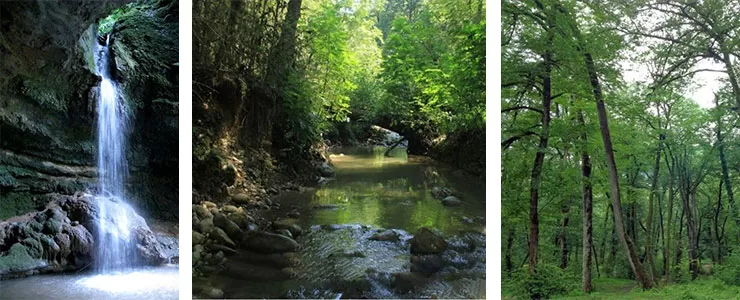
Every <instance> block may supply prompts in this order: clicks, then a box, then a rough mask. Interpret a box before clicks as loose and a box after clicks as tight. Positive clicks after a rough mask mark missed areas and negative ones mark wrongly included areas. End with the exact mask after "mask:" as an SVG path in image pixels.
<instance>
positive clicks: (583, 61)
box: [501, 0, 740, 298]
mask: <svg viewBox="0 0 740 300" xmlns="http://www.w3.org/2000/svg"><path fill="white" fill-rule="evenodd" d="M739 8H740V2H738V1H717V0H705V1H630V2H624V1H598V2H592V1H560V0H528V1H504V2H503V3H502V14H501V36H502V41H501V60H502V64H501V69H502V70H501V76H502V77H501V78H502V79H501V80H502V86H501V88H502V96H501V97H502V98H501V107H502V111H501V122H502V123H501V126H502V141H501V149H502V154H501V159H502V171H501V172H502V173H501V174H502V178H501V184H502V210H503V211H502V218H503V219H502V226H503V233H502V239H503V240H502V245H503V248H504V249H503V255H502V256H503V262H504V267H503V270H504V273H505V274H504V275H503V276H504V277H503V278H505V279H504V281H505V284H504V294H506V293H507V291H508V292H509V293H512V292H513V291H520V292H524V293H527V294H528V295H529V296H530V297H532V298H548V297H551V296H553V295H557V294H563V295H567V294H569V293H575V294H577V292H574V291H575V290H581V291H582V292H586V293H589V292H592V291H602V292H603V291H605V290H608V284H607V283H605V284H603V285H601V286H599V285H598V284H593V285H592V277H594V278H597V277H598V278H616V279H627V280H635V281H636V282H637V284H636V285H632V286H636V287H639V288H641V289H642V290H649V289H653V288H656V287H657V288H667V289H669V290H670V286H671V285H673V284H676V283H685V282H688V281H695V280H700V279H706V280H719V281H720V282H719V283H718V284H720V285H728V286H734V287H733V288H732V289H726V288H721V289H719V290H724V291H725V292H734V293H737V291H738V289H737V285H740V281H738V278H740V277H738V274H739V272H740V271H738V270H740V248H738V245H740V211H739V210H738V208H737V204H736V202H735V199H734V198H735V192H736V190H735V187H736V186H737V185H739V184H740V180H739V177H738V174H739V173H740V164H739V163H738V161H740V160H739V159H740V157H739V155H740V151H738V146H739V145H740V144H739V143H740V135H739V134H740V131H738V129H737V127H738V125H737V124H738V123H737V122H738V109H737V108H738V107H739V106H740V105H739V104H740V87H738V79H737V77H736V75H735V74H736V73H737V72H738V69H737V67H736V65H735V64H736V63H737V59H738V57H739V56H738V55H739V53H740V43H738V42H739V41H740V40H738V37H740V35H739V34H738V33H739V32H738V26H737V25H738V24H740V23H739V22H740V17H738V15H737V13H736V12H737V11H738V9H739ZM627 65H629V66H632V67H631V68H632V69H629V68H626V67H625V66H627ZM635 66H636V67H635ZM707 66H711V67H707ZM635 72H637V73H639V74H640V75H641V76H640V77H639V78H638V79H635V78H634V76H628V75H632V74H633V73H635ZM709 72H711V73H719V74H722V77H721V79H720V80H719V82H718V83H717V88H716V89H715V90H714V93H713V94H711V95H698V96H697V94H695V93H694V91H695V90H696V89H697V88H698V87H699V85H700V84H701V80H699V78H700V76H701V75H702V74H705V73H709ZM628 73H630V74H628ZM698 97H701V98H702V99H699V98H698ZM702 100H703V101H705V102H708V101H711V102H712V103H710V104H709V105H706V104H707V103H703V104H704V105H702V106H700V105H699V104H697V101H702ZM707 106H709V107H707ZM704 277H706V278H704ZM576 278H579V279H576ZM599 280H601V279H599ZM595 282H606V281H595ZM628 282H629V281H628ZM579 286H580V288H579ZM627 290H628V291H629V288H628V289H627ZM686 291H687V290H684V292H686ZM716 292H717V291H715V293H716ZM686 293H691V292H686ZM692 295H695V294H692ZM735 295H736V294H735ZM715 296H716V295H715ZM720 298H721V297H720Z"/></svg>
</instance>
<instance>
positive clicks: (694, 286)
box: [502, 277, 740, 300]
mask: <svg viewBox="0 0 740 300" xmlns="http://www.w3.org/2000/svg"><path fill="white" fill-rule="evenodd" d="M593 287H594V291H593V292H591V293H590V294H586V293H584V292H582V291H580V290H575V291H572V292H570V293H569V294H567V295H561V296H556V297H553V299H609V300H614V299H696V300H704V299H706V300H709V299H712V300H714V299H739V300H740V287H739V286H730V285H727V284H725V283H724V282H722V281H721V280H719V279H716V278H712V277H700V278H697V279H696V280H695V281H693V282H689V283H673V284H669V285H667V286H661V287H657V288H654V289H652V290H649V291H643V290H642V289H641V288H640V287H639V286H638V285H637V283H636V282H635V281H634V280H630V279H618V278H595V279H594V280H593ZM502 296H503V298H504V299H522V298H521V297H517V296H516V295H514V294H512V293H511V290H509V291H507V289H506V288H504V290H503V295H502Z"/></svg>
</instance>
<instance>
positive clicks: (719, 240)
mask: <svg viewBox="0 0 740 300" xmlns="http://www.w3.org/2000/svg"><path fill="white" fill-rule="evenodd" d="M722 183H723V181H720V182H719V188H718V189H717V207H716V208H715V210H714V237H715V241H716V242H717V249H716V251H717V254H716V255H715V258H714V262H715V263H717V264H719V263H721V262H722V235H721V234H720V230H719V213H720V211H721V210H722Z"/></svg>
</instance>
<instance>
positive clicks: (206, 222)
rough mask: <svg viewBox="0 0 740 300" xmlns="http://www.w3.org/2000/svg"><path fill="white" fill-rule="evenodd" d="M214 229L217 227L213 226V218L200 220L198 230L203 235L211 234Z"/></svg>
mask: <svg viewBox="0 0 740 300" xmlns="http://www.w3.org/2000/svg"><path fill="white" fill-rule="evenodd" d="M213 227H215V225H214V224H213V218H208V219H203V220H200V223H199V224H198V227H197V229H198V231H200V232H201V233H204V234H205V233H209V232H211V230H212V229H213Z"/></svg>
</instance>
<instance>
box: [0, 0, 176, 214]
mask: <svg viewBox="0 0 740 300" xmlns="http://www.w3.org/2000/svg"><path fill="white" fill-rule="evenodd" d="M127 2H132V1H130V0H100V1H44V0H28V1H10V2H8V1H3V4H2V5H0V33H2V36H3V38H2V39H0V57H2V59H0V74H2V75H0V219H5V218H9V217H11V216H15V215H20V214H23V213H26V212H30V211H33V210H34V209H35V208H37V207H43V205H45V204H46V201H45V195H48V194H55V193H60V194H68V195H71V194H73V193H74V192H75V191H80V190H86V189H87V188H91V187H94V185H95V181H96V180H95V178H96V177H97V176H96V174H95V153H96V139H95V133H94V128H95V119H96V105H97V92H96V89H97V85H98V83H99V81H100V78H99V77H97V76H96V75H95V72H94V63H93V61H94V54H93V53H94V51H93V50H92V49H93V47H94V46H95V44H96V43H97V41H96V39H95V34H96V31H97V25H96V24H95V23H96V21H97V20H99V19H101V18H104V17H106V16H107V15H108V14H109V13H110V12H111V11H113V10H114V9H116V8H117V7H120V6H123V5H124V4H126V3H127ZM161 3H162V5H167V4H168V3H172V1H161ZM174 7H175V8H176V7H177V5H174ZM154 9H155V8H150V10H154ZM175 10H176V9H175ZM145 13H149V12H148V11H146V12H145ZM167 13H172V12H171V11H168V12H167ZM175 15H176V14H175ZM122 22H123V21H122ZM176 22H177V18H170V19H168V20H167V21H166V22H161V23H167V24H169V25H172V24H175V25H176ZM155 23H156V22H155ZM131 27H133V26H129V27H128V28H129V29H126V28H115V29H114V32H113V34H112V35H113V36H115V37H118V38H119V39H118V41H119V42H121V43H124V42H125V39H124V38H123V37H124V36H138V37H143V36H150V35H149V34H146V33H145V32H144V33H142V32H132V30H131V29H130V28H131ZM137 30H141V29H140V28H139V29H137ZM162 32H164V34H166V35H167V36H168V37H169V39H168V40H167V42H163V41H164V39H156V40H155V39H139V40H137V42H138V43H136V45H134V44H133V43H130V44H127V45H126V46H127V48H126V49H127V50H128V51H129V52H132V53H137V54H138V53H144V54H146V53H158V54H159V53H174V55H170V56H172V58H171V61H173V62H174V61H176V60H177V42H176V41H177V32H176V31H161V32H160V31H157V34H163V33H162ZM162 48H166V49H167V51H163V50H162ZM117 53H120V51H118V52H117ZM126 64H127V65H130V64H138V65H140V66H141V65H144V66H150V67H149V69H147V68H146V67H142V68H136V69H133V68H131V69H130V70H129V72H128V73H127V74H126V75H127V77H126V80H128V82H131V83H132V84H133V83H134V82H137V83H139V84H140V85H141V86H137V87H135V88H132V90H137V91H139V92H140V94H137V95H136V96H135V97H133V96H131V95H127V96H128V97H126V99H129V100H130V102H136V105H129V106H131V112H132V115H131V118H130V119H131V120H132V124H131V125H132V127H131V132H132V133H131V135H130V137H129V138H130V139H129V141H130V143H129V146H130V147H127V150H128V153H127V154H126V155H127V157H128V160H129V167H130V171H131V174H130V175H131V176H129V177H128V178H129V182H128V184H129V185H130V186H136V187H137V188H136V189H131V190H129V195H130V196H131V197H129V198H130V199H129V201H130V202H132V204H133V205H134V206H135V207H137V209H139V210H145V211H146V212H147V214H148V215H150V216H156V217H159V218H162V219H170V220H176V219H177V210H176V209H174V210H172V207H176V203H177V195H178V193H177V181H178V178H177V176H178V173H177V139H176V138H173V137H176V136H177V128H178V124H177V113H178V103H177V100H176V98H177V97H176V94H175V96H171V97H168V95H164V94H161V93H157V91H162V90H164V89H163V88H162V86H163V85H165V84H164V83H163V82H164V80H160V81H161V82H153V81H154V80H153V79H151V80H138V78H155V77H156V78H160V79H161V78H166V81H169V82H177V81H176V75H174V76H172V73H173V72H172V71H173V70H174V73H175V74H176V73H177V72H176V71H177V68H176V67H175V66H173V65H172V64H170V62H169V61H165V62H160V61H159V60H157V61H156V63H154V60H146V61H145V60H144V59H143V58H141V57H136V56H131V59H130V60H127V61H126ZM155 68H156V73H157V74H152V73H151V72H155V71H153V69H155ZM150 71H151V72H150ZM160 72H161V74H160ZM155 75H156V76H155ZM170 89H173V88H172V87H170ZM174 90H176V88H174ZM128 104H131V103H128ZM152 199H157V201H152Z"/></svg>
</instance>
